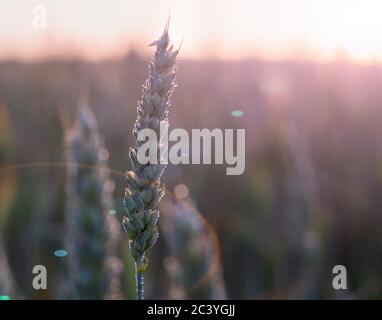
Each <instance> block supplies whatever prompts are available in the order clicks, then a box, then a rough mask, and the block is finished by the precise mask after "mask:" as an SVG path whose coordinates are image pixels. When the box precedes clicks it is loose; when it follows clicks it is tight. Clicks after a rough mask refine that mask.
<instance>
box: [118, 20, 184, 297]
mask: <svg viewBox="0 0 382 320" xmlns="http://www.w3.org/2000/svg"><path fill="white" fill-rule="evenodd" d="M168 26H169V23H168V22H167V25H166V28H165V30H164V32H163V34H162V35H161V37H160V38H159V39H158V40H157V41H154V42H153V43H151V44H150V45H151V46H156V52H155V56H154V59H153V61H152V62H151V63H150V68H149V78H148V79H147V81H146V84H145V85H144V87H143V97H142V99H141V101H139V102H138V107H137V111H138V116H137V120H136V122H135V126H134V130H133V135H134V138H135V144H136V145H135V146H134V147H131V148H130V150H129V155H130V160H131V163H132V171H128V172H127V174H126V180H127V188H126V192H125V196H124V201H123V203H124V206H125V208H126V215H125V217H124V219H123V226H124V228H125V230H126V232H127V234H128V236H129V238H130V252H131V254H132V256H133V258H134V260H135V265H136V285H137V299H138V300H142V299H143V273H144V271H145V270H146V268H147V264H148V259H147V257H146V252H147V250H149V249H150V248H151V247H152V246H153V245H154V243H155V242H156V240H157V239H158V236H159V233H158V228H157V220H158V217H159V211H158V204H159V201H160V199H161V198H162V197H163V195H164V186H163V184H162V183H161V182H160V178H161V176H162V174H163V171H164V170H165V168H166V165H165V164H161V163H160V161H159V159H160V154H159V152H158V156H157V157H158V161H157V164H154V163H147V164H141V163H140V162H139V161H138V156H137V152H138V148H139V147H140V146H141V145H142V144H143V143H144V142H141V141H138V133H139V131H140V130H142V129H152V130H154V131H155V133H156V136H157V137H160V125H161V123H162V124H164V125H165V126H167V127H168V110H169V108H170V97H171V94H172V92H173V90H174V88H175V71H176V58H177V55H178V52H179V49H178V50H173V47H172V46H171V45H170V39H169V35H168ZM157 149H158V150H160V149H161V146H160V144H159V143H158V145H157Z"/></svg>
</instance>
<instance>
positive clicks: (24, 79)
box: [0, 51, 382, 299]
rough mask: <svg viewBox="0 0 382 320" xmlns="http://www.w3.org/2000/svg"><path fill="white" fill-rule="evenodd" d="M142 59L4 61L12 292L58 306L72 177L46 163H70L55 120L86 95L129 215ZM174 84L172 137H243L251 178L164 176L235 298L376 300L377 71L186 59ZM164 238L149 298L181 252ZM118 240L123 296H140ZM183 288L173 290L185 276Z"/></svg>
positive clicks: (2, 153)
mask: <svg viewBox="0 0 382 320" xmlns="http://www.w3.org/2000/svg"><path fill="white" fill-rule="evenodd" d="M147 61H148V59H146V57H141V56H139V55H138V54H137V53H135V52H134V51H131V52H129V53H128V54H127V55H126V56H125V57H124V58H123V59H121V60H103V61H99V62H86V61H83V60H80V59H77V60H46V61H43V62H33V63H32V62H30V63H26V62H25V63H23V62H17V61H10V60H9V61H2V62H0V101H1V104H0V223H1V225H0V230H1V234H0V238H1V239H0V246H3V248H4V251H5V252H6V253H7V261H5V258H3V257H5V255H3V254H1V255H0V257H1V261H0V279H3V277H6V278H7V279H8V278H9V276H5V275H4V274H5V273H4V272H5V271H3V270H5V269H6V270H7V271H6V272H7V273H9V272H10V271H11V273H12V280H13V281H12V282H14V283H15V285H14V287H16V288H17V292H18V295H17V296H22V297H26V298H34V299H39V298H57V297H58V292H57V291H58V287H59V286H58V283H59V281H60V277H61V272H62V263H63V261H64V259H65V258H61V259H58V258H57V257H56V256H54V254H53V252H54V251H55V250H57V249H62V248H63V246H64V239H65V235H66V232H67V230H65V215H64V211H65V182H66V168H65V166H58V165H49V163H51V164H52V163H53V164H54V163H60V162H64V161H65V155H64V131H63V128H62V117H61V116H60V115H62V113H67V114H68V117H69V118H70V119H74V118H75V114H76V110H77V105H78V101H79V97H80V94H81V91H82V90H83V89H84V88H85V90H87V91H88V96H89V105H91V107H92V110H93V111H94V113H95V116H96V118H97V121H98V124H99V131H100V133H101V134H102V135H103V137H104V139H105V146H106V147H107V149H108V150H109V152H110V159H109V167H110V168H111V170H112V174H111V178H112V179H113V181H114V182H115V185H116V187H115V191H114V195H113V197H114V205H115V210H116V212H117V214H119V215H121V214H122V213H123V208H122V205H121V202H122V197H123V191H124V186H125V182H124V177H123V173H122V174H121V175H119V174H116V172H121V171H124V169H125V168H126V167H127V166H128V160H127V159H128V147H129V145H131V144H132V142H133V141H132V136H131V130H132V128H133V125H134V121H135V118H136V99H137V97H139V96H140V93H141V83H143V82H144V80H145V77H146V74H147ZM177 82H178V83H179V87H178V88H177V92H176V94H175V96H174V99H173V105H174V106H175V107H174V109H173V110H171V114H170V123H171V127H173V128H185V129H187V130H191V129H192V128H211V129H212V128H245V129H246V171H245V173H244V174H243V175H241V176H226V175H225V168H224V167H223V166H218V165H198V166H197V165H179V166H173V165H169V167H168V168H167V171H166V173H165V175H164V182H165V184H166V189H167V190H169V191H173V190H174V188H175V187H176V186H177V185H179V184H185V185H186V186H187V188H188V190H189V194H190V198H191V199H189V200H188V201H190V202H191V203H192V204H193V205H194V206H195V207H196V209H197V211H199V212H200V213H201V214H202V216H203V217H204V218H205V220H206V221H207V222H208V224H209V225H210V226H212V228H213V232H214V234H216V236H217V239H218V241H219V248H218V249H216V250H219V259H220V260H219V261H221V270H222V275H221V280H220V281H221V282H224V284H222V286H223V287H224V290H225V291H226V296H227V297H228V298H234V299H241V298H242V299H253V298H303V299H304V298H325V299H327V298H343V297H345V298H352V297H355V298H382V279H381V277H380V270H381V269H382V250H381V249H382V248H381V245H382V241H381V240H382V239H381V235H382V232H381V231H382V230H381V228H382V223H381V220H382V216H381V210H382V200H381V197H380V195H379V194H380V190H381V187H382V153H381V150H382V148H381V147H382V127H381V126H380V121H381V119H382V108H381V101H382V66H380V65H378V64H355V63H351V62H347V61H345V60H339V61H336V62H332V63H310V62H298V61H280V62H269V61H264V60H256V59H249V60H243V61H236V62H231V61H218V60H201V61H192V60H183V61H181V63H180V67H179V70H178V76H177ZM235 111H236V112H235ZM44 163H45V165H43V164H44ZM38 164H40V165H38ZM168 197H171V196H170V195H169V196H168ZM169 239H172V238H171V237H167V239H166V237H165V236H162V235H161V236H160V238H159V240H158V244H157V246H156V249H155V250H154V251H153V252H152V254H151V258H150V261H151V262H150V268H149V271H148V272H147V275H146V278H147V281H146V296H147V298H154V299H166V298H170V297H173V296H174V288H173V285H174V281H169V277H171V272H170V273H165V269H166V261H167V267H168V261H169V260H168V257H169V256H173V255H174V252H173V249H172V248H173V247H175V248H176V245H177V243H173V244H171V241H175V240H169ZM169 241H170V242H169ZM125 242H126V241H122V242H121V244H120V253H121V255H122V257H123V258H124V266H125V269H124V274H123V284H122V289H123V295H124V297H125V298H133V297H134V285H133V283H134V281H133V264H132V261H131V258H130V257H129V255H128V247H127V243H125ZM174 245H175V246H174ZM0 251H1V250H0ZM69 254H70V252H69ZM178 258H179V259H181V258H182V257H178ZM179 261H181V260H179ZM36 264H43V265H46V266H47V269H48V270H49V283H50V285H49V287H48V290H47V291H44V292H43V293H41V292H38V291H35V290H33V288H32V287H31V286H30V283H31V281H32V273H31V270H32V268H33V266H34V265H36ZM337 264H343V265H345V266H346V267H347V270H348V278H349V290H347V291H346V295H341V294H339V293H338V292H336V291H334V290H333V288H332V276H333V275H332V268H333V266H334V265H337ZM3 265H7V267H4V268H3V267H2V266H3ZM178 267H179V266H178ZM180 267H181V266H180ZM207 269H208V268H207ZM9 270H10V271H9ZM206 272H207V271H206ZM185 274H187V272H185ZM182 281H183V282H182ZM182 281H178V282H177V284H176V285H177V287H178V286H179V283H188V285H189V281H192V279H191V280H190V279H186V280H182ZM7 286H8V287H9V284H7ZM0 289H2V287H1V281H0ZM3 290H4V289H3ZM5 290H6V289H5ZM197 292H198V291H197V290H196V291H194V293H196V294H197ZM200 292H202V293H201V294H203V295H202V296H197V295H196V298H198V297H199V298H205V295H204V294H205V292H204V291H200ZM2 294H4V295H5V294H7V293H2V292H0V295H2ZM9 295H12V296H13V297H16V295H14V293H13V291H12V292H10V293H9ZM175 296H176V295H175ZM185 296H186V294H184V293H183V294H182V297H185ZM194 297H195V296H194Z"/></svg>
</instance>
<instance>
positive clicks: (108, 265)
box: [66, 102, 120, 299]
mask: <svg viewBox="0 0 382 320" xmlns="http://www.w3.org/2000/svg"><path fill="white" fill-rule="evenodd" d="M66 148H67V161H68V180H67V210H66V211H67V230H68V233H67V239H66V247H67V248H68V251H69V254H68V260H69V265H68V271H69V281H68V284H67V286H68V287H67V297H68V298H75V299H79V298H81V299H105V298H118V297H119V293H118V292H119V281H118V279H119V272H120V267H119V264H120V262H119V260H118V258H116V257H115V252H114V251H115V249H116V244H117V242H118V241H119V234H120V233H119V228H116V227H115V224H116V221H114V219H115V217H114V216H112V215H110V213H109V212H110V210H111V209H112V192H113V189H114V184H113V182H112V181H111V180H110V176H109V175H110V170H109V169H108V167H107V160H108V156H109V153H108V151H107V149H106V148H105V146H104V143H103V141H102V138H101V136H100V134H99V132H98V126H97V121H96V119H95V116H94V114H93V112H92V111H91V109H90V108H89V106H88V105H87V104H86V103H84V102H83V103H81V104H80V106H79V109H78V114H77V119H76V123H75V125H74V126H73V127H72V128H71V129H70V130H68V131H67V134H66ZM117 224H118V223H117Z"/></svg>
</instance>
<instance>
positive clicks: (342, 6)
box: [0, 0, 382, 61]
mask: <svg viewBox="0 0 382 320" xmlns="http://www.w3.org/2000/svg"><path fill="white" fill-rule="evenodd" d="M36 6H43V8H45V10H46V19H45V21H46V28H44V29H39V28H36V24H35V23H36V19H37V15H39V14H40V13H41V11H39V9H36ZM39 8H40V7H39ZM36 10H37V11H36ZM169 12H170V15H171V28H170V34H171V37H172V39H173V42H174V43H175V45H178V44H180V43H181V41H182V40H183V45H182V56H183V57H186V58H193V59H200V58H206V57H207V58H221V59H245V58H250V57H261V58H267V59H283V58H290V57H292V58H296V57H297V58H300V57H303V58H307V59H313V60H327V59H329V60H330V59H333V58H337V57H338V56H344V57H347V58H349V59H353V60H357V61H370V60H373V61H374V60H382V19H381V14H382V1H381V0H331V1H330V0H139V1H132V0H99V1H97V0H81V1H79V0H40V1H36V0H9V1H6V0H0V57H17V58H22V59H34V58H43V57H46V56H55V55H69V56H70V55H80V56H84V57H86V58H89V59H100V58H105V57H113V56H120V55H123V54H125V53H126V51H127V50H128V49H129V48H131V47H134V48H135V49H136V50H138V51H142V52H146V51H148V48H147V46H146V45H147V44H148V43H150V42H151V41H152V40H153V39H155V38H157V37H158V36H159V35H160V33H161V31H162V30H163V28H164V26H165V23H166V20H167V17H168V15H169ZM38 21H39V22H41V20H38ZM39 26H40V27H41V24H39Z"/></svg>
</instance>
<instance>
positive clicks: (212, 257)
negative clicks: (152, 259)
mask: <svg viewBox="0 0 382 320" xmlns="http://www.w3.org/2000/svg"><path fill="white" fill-rule="evenodd" d="M161 212H162V218H161V223H160V226H161V231H162V232H163V234H164V239H165V241H166V244H167V247H168V249H169V256H168V257H167V258H166V259H165V260H164V265H165V269H166V271H167V273H168V275H169V279H170V290H169V297H170V298H171V299H201V300H209V299H217V300H222V299H226V298H227V294H226V289H225V282H224V279H223V268H222V265H221V261H220V260H221V259H220V249H219V241H218V239H217V237H216V234H215V233H214V231H213V229H212V228H211V226H209V224H208V222H207V221H206V220H205V219H204V218H203V217H202V216H201V214H199V213H198V212H197V210H196V209H195V208H194V207H193V206H192V205H191V204H190V203H189V201H188V200H178V199H177V198H176V197H170V196H167V197H165V199H164V201H162V202H161Z"/></svg>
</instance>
